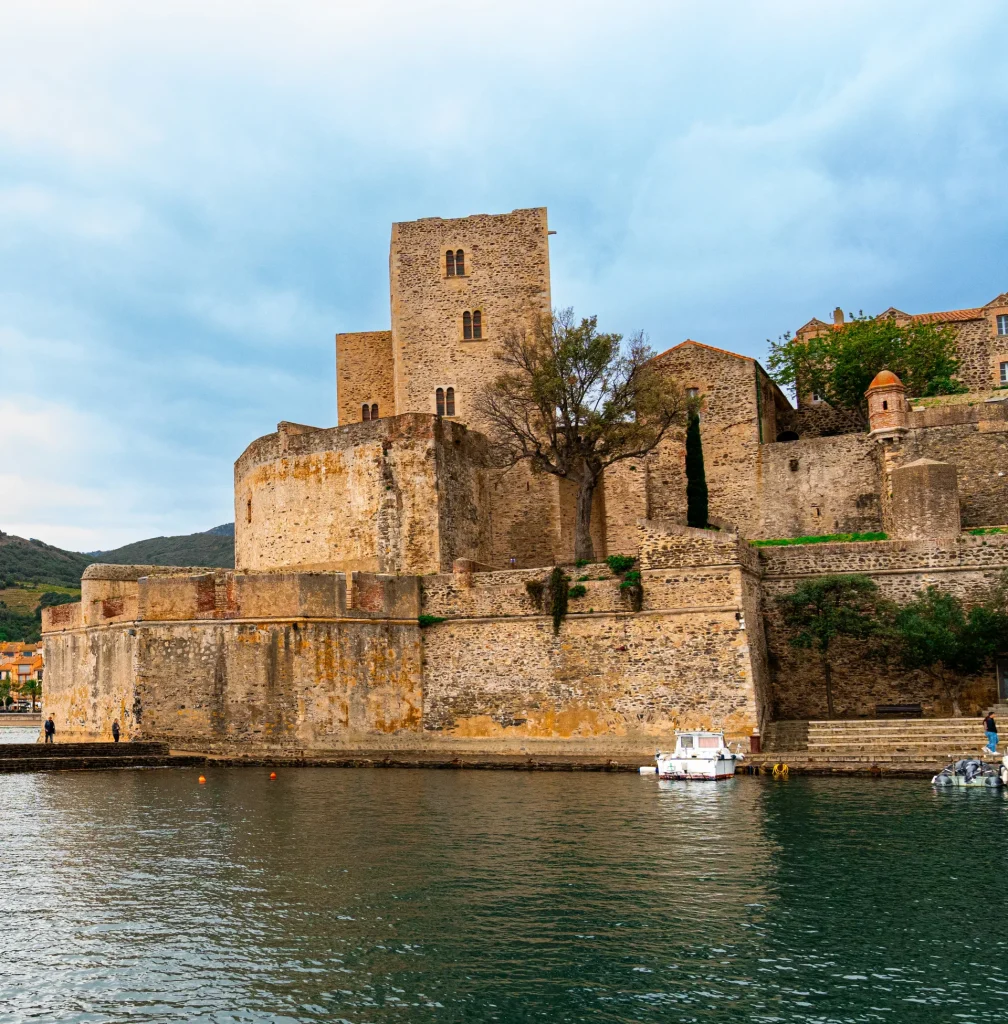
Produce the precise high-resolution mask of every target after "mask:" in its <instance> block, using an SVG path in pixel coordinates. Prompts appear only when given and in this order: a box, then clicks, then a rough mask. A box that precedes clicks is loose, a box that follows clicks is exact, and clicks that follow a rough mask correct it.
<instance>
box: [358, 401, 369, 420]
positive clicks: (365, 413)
mask: <svg viewBox="0 0 1008 1024" xmlns="http://www.w3.org/2000/svg"><path fill="white" fill-rule="evenodd" d="M360 418H361V419H362V420H365V421H367V420H369V419H371V408H370V406H369V405H368V404H367V402H365V403H364V404H363V405H362V406H361V407H360Z"/></svg>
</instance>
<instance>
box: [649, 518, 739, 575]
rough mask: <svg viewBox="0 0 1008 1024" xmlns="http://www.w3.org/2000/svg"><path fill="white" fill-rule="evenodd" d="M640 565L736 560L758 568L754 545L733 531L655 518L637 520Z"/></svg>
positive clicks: (669, 566)
mask: <svg viewBox="0 0 1008 1024" xmlns="http://www.w3.org/2000/svg"><path fill="white" fill-rule="evenodd" d="M637 537H638V550H639V558H640V565H641V569H665V568H674V567H681V566H701V565H726V564H737V565H741V566H742V567H744V568H746V569H748V570H755V569H756V565H757V562H756V558H755V556H754V554H753V553H752V549H751V547H750V546H749V545H748V544H747V543H746V542H745V541H743V540H741V539H740V537H739V535H738V534H737V533H735V532H734V531H725V530H697V529H693V528H692V527H689V526H680V525H679V524H678V523H672V522H667V521H663V520H656V519H639V520H638V521H637Z"/></svg>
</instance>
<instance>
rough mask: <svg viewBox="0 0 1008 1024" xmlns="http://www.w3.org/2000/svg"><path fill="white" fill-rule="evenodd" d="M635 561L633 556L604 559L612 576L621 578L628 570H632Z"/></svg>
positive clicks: (613, 556)
mask: <svg viewBox="0 0 1008 1024" xmlns="http://www.w3.org/2000/svg"><path fill="white" fill-rule="evenodd" d="M635 561H636V559H635V558H634V556H633V555H610V556H609V557H608V558H607V559H606V565H608V566H609V569H610V571H611V572H612V573H613V574H614V575H616V576H622V575H623V573H625V572H626V571H627V570H628V569H632V568H633V564H634V562H635Z"/></svg>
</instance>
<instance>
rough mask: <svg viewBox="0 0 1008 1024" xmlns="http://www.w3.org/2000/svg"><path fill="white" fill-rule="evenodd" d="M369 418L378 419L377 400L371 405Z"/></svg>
mask: <svg viewBox="0 0 1008 1024" xmlns="http://www.w3.org/2000/svg"><path fill="white" fill-rule="evenodd" d="M371 419H373V420H376V419H378V403H377V402H375V403H374V405H372V406H371Z"/></svg>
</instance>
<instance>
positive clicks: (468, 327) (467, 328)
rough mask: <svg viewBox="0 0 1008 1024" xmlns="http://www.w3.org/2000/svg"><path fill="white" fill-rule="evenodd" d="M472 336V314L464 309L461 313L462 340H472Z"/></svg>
mask: <svg viewBox="0 0 1008 1024" xmlns="http://www.w3.org/2000/svg"><path fill="white" fill-rule="evenodd" d="M472 336H473V323H472V314H471V313H470V312H469V311H468V310H466V311H465V312H464V313H463V314H462V339H463V340H464V341H472Z"/></svg>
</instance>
